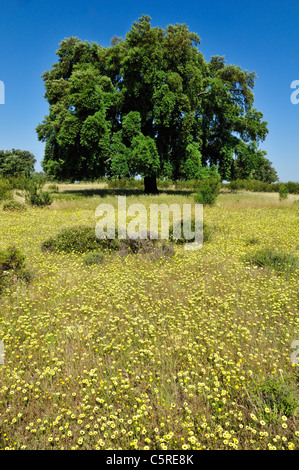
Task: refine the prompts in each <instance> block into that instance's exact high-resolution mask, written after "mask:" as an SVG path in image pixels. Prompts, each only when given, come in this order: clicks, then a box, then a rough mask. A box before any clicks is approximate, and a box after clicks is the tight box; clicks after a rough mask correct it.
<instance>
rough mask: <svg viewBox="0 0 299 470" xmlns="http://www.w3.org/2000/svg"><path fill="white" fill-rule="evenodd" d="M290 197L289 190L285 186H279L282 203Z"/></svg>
mask: <svg viewBox="0 0 299 470" xmlns="http://www.w3.org/2000/svg"><path fill="white" fill-rule="evenodd" d="M288 196H289V188H288V187H287V186H286V185H285V184H282V185H280V186H279V199H280V201H283V200H284V199H287V198H288Z"/></svg>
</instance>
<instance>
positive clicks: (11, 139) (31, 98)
mask: <svg viewBox="0 0 299 470" xmlns="http://www.w3.org/2000/svg"><path fill="white" fill-rule="evenodd" d="M142 14H148V15H150V16H151V18H152V25H153V26H161V27H163V28H164V27H166V26H167V25H168V24H175V23H185V24H187V25H188V26H189V29H190V31H192V32H195V33H197V34H198V35H199V36H200V38H201V46H200V50H201V51H202V53H203V54H204V56H205V58H206V59H207V60H209V59H210V57H211V56H212V55H221V56H222V55H224V56H225V58H226V61H227V63H232V64H236V65H239V66H241V67H242V68H243V69H246V70H249V71H255V72H256V73H257V75H258V79H257V80H256V85H255V89H254V94H255V107H256V108H257V109H259V110H260V111H262V113H263V114H264V119H265V120H266V121H267V122H268V128H269V135H268V137H267V138H266V140H265V142H264V143H263V144H262V146H261V148H262V149H264V150H266V151H267V153H268V155H267V158H269V160H270V161H272V162H273V165H274V167H275V169H276V170H277V172H278V176H279V179H280V180H281V181H289V180H292V181H299V158H298V157H299V132H298V123H299V104H292V103H291V99H290V97H291V93H292V92H293V91H294V90H293V89H291V83H292V82H293V81H294V80H299V67H298V65H299V61H298V43H299V2H297V1H294V0H292V1H284V2H281V1H278V0H272V1H270V0H259V1H258V0H251V1H250V2H248V0H247V1H243V0H239V1H237V0H236V1H232V0H228V1H227V0H226V1H217V0H214V1H213V2H212V1H210V2H207V1H194V0H193V1H189V2H187V1H181V0H180V1H177V0H171V1H170V0H160V1H158V0H154V1H150V2H149V1H133V0H129V1H119V0H114V1H112V2H109V1H107V0H106V1H101V0H84V1H83V0H73V1H68V0H59V1H57V0H50V1H48V2H43V1H41V0H1V2H0V54H1V55H0V80H1V81H2V82H3V83H4V85H5V104H0V149H4V150H9V149H11V148H20V149H24V150H29V151H30V152H32V153H33V154H34V155H35V157H36V159H37V164H36V170H37V171H40V170H41V166H40V163H41V160H42V158H43V153H44V144H43V143H41V142H39V141H38V139H37V135H36V132H35V128H36V126H37V125H38V124H39V123H40V122H41V121H42V120H43V117H44V115H46V114H47V113H48V104H47V102H46V100H45V99H44V85H43V81H42V79H41V75H42V73H43V72H44V71H45V70H47V69H49V68H51V65H52V64H53V63H54V62H56V50H57V49H58V45H59V43H60V41H61V40H62V39H64V38H67V37H70V36H77V37H79V38H80V39H82V40H88V41H94V42H97V43H99V44H101V45H102V46H109V45H110V39H111V38H112V36H113V35H115V34H116V35H117V36H122V37H124V36H125V34H126V32H127V31H128V30H129V29H130V28H131V25H132V23H133V22H134V21H135V20H138V18H139V17H140V16H141V15H142ZM298 97H299V93H298ZM0 100H1V94H0Z"/></svg>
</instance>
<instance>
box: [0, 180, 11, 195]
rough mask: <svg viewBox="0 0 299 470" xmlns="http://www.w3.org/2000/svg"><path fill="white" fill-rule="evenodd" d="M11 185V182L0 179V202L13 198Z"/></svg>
mask: <svg viewBox="0 0 299 470" xmlns="http://www.w3.org/2000/svg"><path fill="white" fill-rule="evenodd" d="M11 190H12V187H11V184H10V182H9V181H7V180H5V179H4V178H1V177H0V201H1V200H5V199H10V198H11Z"/></svg>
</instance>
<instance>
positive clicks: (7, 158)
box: [0, 149, 36, 178]
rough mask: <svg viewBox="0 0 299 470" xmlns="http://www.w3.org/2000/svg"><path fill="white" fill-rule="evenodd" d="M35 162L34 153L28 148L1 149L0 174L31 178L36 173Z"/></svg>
mask: <svg viewBox="0 0 299 470" xmlns="http://www.w3.org/2000/svg"><path fill="white" fill-rule="evenodd" d="M35 162H36V160H35V157H34V155H33V154H32V153H30V152H28V151H27V150H18V149H17V150H15V149H12V150H0V175H1V176H4V177H9V176H13V177H19V176H24V177H25V178H29V177H30V176H31V175H32V174H33V173H34V164H35Z"/></svg>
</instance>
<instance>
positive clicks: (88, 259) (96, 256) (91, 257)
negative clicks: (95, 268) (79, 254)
mask: <svg viewBox="0 0 299 470" xmlns="http://www.w3.org/2000/svg"><path fill="white" fill-rule="evenodd" d="M104 256H105V255H104V253H102V252H92V253H88V254H87V255H85V256H84V262H85V264H87V265H88V266H89V265H91V264H101V263H102V262H103V259H104Z"/></svg>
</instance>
